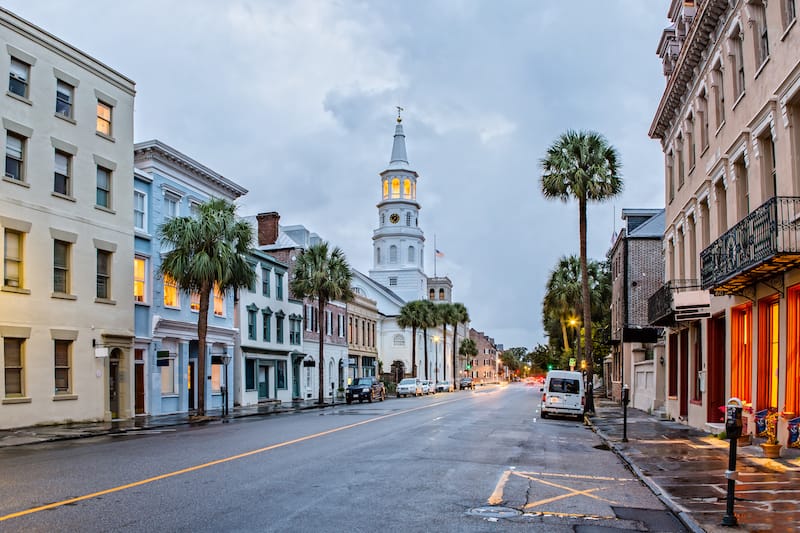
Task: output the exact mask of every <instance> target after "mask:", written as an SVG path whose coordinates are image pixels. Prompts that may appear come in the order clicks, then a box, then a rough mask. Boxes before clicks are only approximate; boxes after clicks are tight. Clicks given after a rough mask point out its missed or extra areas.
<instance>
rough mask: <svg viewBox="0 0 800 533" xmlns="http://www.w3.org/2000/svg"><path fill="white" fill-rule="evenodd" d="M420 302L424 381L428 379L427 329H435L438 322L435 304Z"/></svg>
mask: <svg viewBox="0 0 800 533" xmlns="http://www.w3.org/2000/svg"><path fill="white" fill-rule="evenodd" d="M420 302H422V305H421V306H420V307H421V310H422V313H421V314H422V333H423V336H424V338H425V342H424V343H423V344H424V346H425V379H430V376H429V375H428V328H435V327H436V326H437V325H438V324H439V321H438V319H437V317H436V304H434V303H433V302H431V301H430V300H420Z"/></svg>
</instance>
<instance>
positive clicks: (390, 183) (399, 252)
mask: <svg viewBox="0 0 800 533" xmlns="http://www.w3.org/2000/svg"><path fill="white" fill-rule="evenodd" d="M400 111H402V108H398V114H397V124H396V126H395V130H394V142H393V144H392V155H391V158H390V161H389V166H388V167H386V170H384V171H383V172H381V173H380V176H381V201H380V202H379V203H378V205H377V208H378V228H377V229H376V230H375V231H374V232H373V235H372V247H373V252H374V253H373V259H372V269H371V270H370V273H369V277H370V278H372V279H374V280H375V281H377V282H378V283H380V284H382V285H384V286H386V287H388V288H389V289H391V290H392V291H393V292H395V293H396V294H397V295H398V296H400V297H401V298H403V299H404V300H405V301H412V300H420V299H423V298H425V292H426V288H427V276H426V275H425V272H424V266H425V265H424V257H425V254H424V244H425V235H424V234H423V232H422V230H421V229H420V227H419V211H420V205H419V203H417V180H418V179H419V174H417V172H416V171H414V170H413V169H412V168H411V166H410V165H409V164H408V155H407V153H406V136H405V133H404V132H403V119H402V118H401V117H400Z"/></svg>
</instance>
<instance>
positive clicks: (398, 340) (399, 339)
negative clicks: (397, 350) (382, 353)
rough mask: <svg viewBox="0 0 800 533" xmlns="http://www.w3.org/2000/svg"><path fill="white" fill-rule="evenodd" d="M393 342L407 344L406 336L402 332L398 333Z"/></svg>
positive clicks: (401, 344)
mask: <svg viewBox="0 0 800 533" xmlns="http://www.w3.org/2000/svg"><path fill="white" fill-rule="evenodd" d="M392 344H393V345H395V346H405V345H406V339H405V337H403V335H402V334H400V333H397V334H396V335H395V336H394V337H393V339H392Z"/></svg>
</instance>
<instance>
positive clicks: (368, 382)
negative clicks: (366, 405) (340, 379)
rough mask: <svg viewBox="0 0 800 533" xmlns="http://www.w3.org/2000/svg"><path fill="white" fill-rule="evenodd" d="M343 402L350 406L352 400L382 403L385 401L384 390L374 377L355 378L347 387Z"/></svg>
mask: <svg viewBox="0 0 800 533" xmlns="http://www.w3.org/2000/svg"><path fill="white" fill-rule="evenodd" d="M344 398H345V401H346V402H347V403H348V404H350V403H353V400H358V401H359V402H363V401H364V400H367V401H368V402H370V403H371V402H372V400H379V401H381V402H382V401H383V400H385V399H386V388H385V387H384V386H383V383H381V382H380V381H378V380H377V378H374V377H364V378H355V379H354V380H353V382H352V383H351V384H350V385H348V386H347V391H346V392H345V393H344Z"/></svg>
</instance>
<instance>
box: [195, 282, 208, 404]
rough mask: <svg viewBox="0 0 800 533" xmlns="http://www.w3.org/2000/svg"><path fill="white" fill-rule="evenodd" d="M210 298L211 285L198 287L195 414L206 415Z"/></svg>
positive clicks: (206, 284)
mask: <svg viewBox="0 0 800 533" xmlns="http://www.w3.org/2000/svg"><path fill="white" fill-rule="evenodd" d="M210 296H211V284H210V283H208V282H204V283H203V285H202V286H201V287H200V310H199V314H198V316H197V370H196V371H195V379H196V380H197V414H198V415H200V416H204V415H205V414H206V383H207V381H208V370H206V335H207V334H208V306H209V303H208V300H209V298H210Z"/></svg>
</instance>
